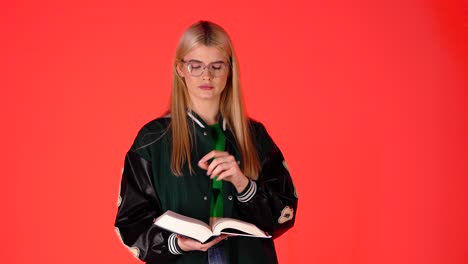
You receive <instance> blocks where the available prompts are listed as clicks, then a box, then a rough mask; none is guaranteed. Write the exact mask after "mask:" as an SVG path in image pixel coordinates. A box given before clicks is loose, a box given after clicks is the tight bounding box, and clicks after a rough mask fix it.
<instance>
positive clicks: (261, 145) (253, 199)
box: [237, 123, 298, 238]
mask: <svg viewBox="0 0 468 264" xmlns="http://www.w3.org/2000/svg"><path fill="white" fill-rule="evenodd" d="M253 132H254V137H255V141H256V145H257V150H258V153H259V158H260V162H261V171H260V175H259V177H258V179H257V180H255V181H251V182H250V183H249V185H248V186H247V188H246V189H245V190H244V191H243V192H242V193H240V194H239V195H238V202H237V204H238V206H239V209H240V210H239V211H240V214H241V216H242V218H243V219H244V220H246V221H249V222H251V223H254V224H255V225H257V226H258V227H259V228H261V229H262V230H264V231H266V232H268V233H269V234H270V235H272V236H273V238H276V237H279V236H280V235H281V234H283V233H284V232H286V231H287V230H288V229H290V228H291V227H293V226H294V222H295V219H296V213H297V202H298V198H297V193H296V190H295V187H294V184H293V181H292V179H291V176H290V174H289V169H288V167H287V164H286V161H285V160H284V157H283V154H282V153H281V151H280V149H279V148H278V146H277V145H276V144H275V143H274V142H273V140H272V139H271V137H270V136H269V135H268V133H267V131H266V129H265V128H264V127H263V125H261V124H260V123H257V124H256V125H255V126H254V129H253Z"/></svg>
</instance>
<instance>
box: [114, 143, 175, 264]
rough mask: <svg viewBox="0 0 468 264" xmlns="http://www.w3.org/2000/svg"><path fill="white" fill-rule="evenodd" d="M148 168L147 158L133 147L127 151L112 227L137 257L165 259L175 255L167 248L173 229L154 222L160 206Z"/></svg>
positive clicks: (153, 259) (146, 259) (164, 261)
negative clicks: (161, 226)
mask: <svg viewBox="0 0 468 264" xmlns="http://www.w3.org/2000/svg"><path fill="white" fill-rule="evenodd" d="M151 171H152V170H151V163H150V162H149V161H147V160H145V159H144V158H142V157H141V156H140V155H138V154H137V153H135V152H133V151H129V152H128V153H127V155H126V157H125V165H124V170H123V173H122V181H121V186H120V196H119V207H118V212H117V217H116V220H115V227H116V231H117V233H118V234H119V235H120V236H121V239H122V242H123V243H124V244H125V245H126V246H127V247H128V248H129V249H130V251H131V252H132V253H133V254H134V255H135V256H137V257H138V258H139V259H141V260H143V261H146V262H149V263H153V262H157V263H166V262H170V261H171V260H174V258H177V255H174V254H172V253H171V252H170V251H169V246H168V240H169V237H170V236H171V234H172V233H170V232H167V231H165V230H162V229H159V228H158V227H156V226H155V225H154V224H153V221H154V219H155V218H156V217H157V216H159V215H161V214H162V210H161V205H160V204H161V203H160V201H159V198H158V196H157V195H156V193H155V189H154V186H153V183H152V182H153V180H152V176H151Z"/></svg>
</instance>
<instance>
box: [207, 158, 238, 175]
mask: <svg viewBox="0 0 468 264" xmlns="http://www.w3.org/2000/svg"><path fill="white" fill-rule="evenodd" d="M232 161H234V157H233V156H232V155H226V156H220V157H217V158H216V159H214V160H213V161H212V162H211V163H210V165H209V166H208V169H207V170H206V174H207V175H211V174H212V173H213V170H215V169H216V168H217V167H219V166H220V165H221V164H225V163H227V164H229V163H230V162H232Z"/></svg>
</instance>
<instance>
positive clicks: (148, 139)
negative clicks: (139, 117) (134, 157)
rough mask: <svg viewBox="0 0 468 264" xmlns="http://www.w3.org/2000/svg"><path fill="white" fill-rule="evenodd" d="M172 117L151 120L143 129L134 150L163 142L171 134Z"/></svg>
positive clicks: (137, 137) (133, 146)
mask: <svg viewBox="0 0 468 264" xmlns="http://www.w3.org/2000/svg"><path fill="white" fill-rule="evenodd" d="M170 123H171V117H170V116H169V115H166V116H162V117H158V118H156V119H153V120H151V121H150V122H148V123H146V124H145V125H143V126H142V127H141V129H140V130H139V131H138V134H137V136H136V138H135V141H134V143H133V145H132V150H134V151H135V150H139V149H142V148H146V147H149V146H150V145H152V144H155V143H157V142H159V141H161V140H162V139H163V138H164V137H165V136H166V135H167V134H168V132H169V125H170Z"/></svg>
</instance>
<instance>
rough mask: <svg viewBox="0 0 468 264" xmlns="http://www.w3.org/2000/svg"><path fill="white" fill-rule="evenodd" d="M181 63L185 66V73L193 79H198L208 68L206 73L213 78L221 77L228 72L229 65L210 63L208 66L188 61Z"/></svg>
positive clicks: (220, 62)
mask: <svg viewBox="0 0 468 264" xmlns="http://www.w3.org/2000/svg"><path fill="white" fill-rule="evenodd" d="M182 62H183V63H184V64H185V65H187V71H188V72H189V73H190V75H192V76H193V77H200V76H202V75H203V73H204V72H205V69H206V68H208V72H209V73H210V75H211V76H213V77H222V76H225V75H226V74H227V73H228V72H229V68H230V65H229V64H227V63H226V62H223V61H217V62H212V63H210V64H208V65H205V63H203V62H200V61H195V60H189V61H184V60H182Z"/></svg>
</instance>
